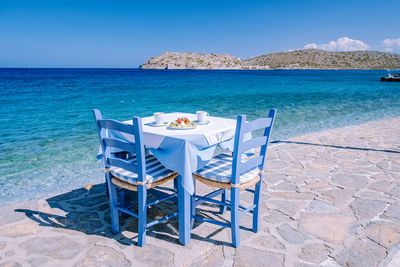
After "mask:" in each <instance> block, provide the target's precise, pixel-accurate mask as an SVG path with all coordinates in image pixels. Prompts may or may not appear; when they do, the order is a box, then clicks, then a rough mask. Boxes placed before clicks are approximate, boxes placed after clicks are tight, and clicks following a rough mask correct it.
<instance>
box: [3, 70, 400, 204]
mask: <svg viewBox="0 0 400 267" xmlns="http://www.w3.org/2000/svg"><path fill="white" fill-rule="evenodd" d="M385 75H386V71H382V70H377V71H365V70H364V71H362V70H360V71H351V70H348V71H347V70H262V71H258V70H257V71H256V70H255V71H219V70H218V71H212V70H207V71H206V70H204V71H203V70H176V71H173V70H139V69H0V129H1V131H0V205H5V204H8V203H13V202H19V201H25V200H30V199H38V198H41V197H46V196H49V195H54V194H58V193H62V192H66V191H69V190H72V189H75V188H79V187H82V186H84V185H87V184H92V183H101V182H104V174H103V173H102V170H101V168H100V166H99V164H98V162H97V161H96V158H95V156H96V154H97V151H98V146H99V141H98V139H97V138H98V137H97V133H96V127H95V124H94V121H93V117H92V109H94V108H97V109H100V110H101V112H102V114H103V117H104V118H113V119H117V120H128V119H131V118H132V116H134V115H137V116H150V115H152V113H153V112H176V111H182V112H192V113H195V112H196V111H197V110H205V111H208V112H209V113H210V115H212V116H221V117H227V118H236V116H237V115H239V114H246V115H247V116H248V119H250V120H251V119H255V118H258V117H262V116H266V115H267V113H268V110H269V109H270V108H276V109H278V113H277V119H276V123H275V127H274V130H273V133H272V139H273V140H283V139H287V138H289V137H292V136H297V135H300V134H304V133H308V132H315V131H320V130H324V129H330V128H337V127H343V126H346V125H351V124H359V123H363V122H367V121H372V120H380V119H385V118H391V117H396V116H400V83H391V82H381V81H380V80H379V79H380V77H381V76H385Z"/></svg>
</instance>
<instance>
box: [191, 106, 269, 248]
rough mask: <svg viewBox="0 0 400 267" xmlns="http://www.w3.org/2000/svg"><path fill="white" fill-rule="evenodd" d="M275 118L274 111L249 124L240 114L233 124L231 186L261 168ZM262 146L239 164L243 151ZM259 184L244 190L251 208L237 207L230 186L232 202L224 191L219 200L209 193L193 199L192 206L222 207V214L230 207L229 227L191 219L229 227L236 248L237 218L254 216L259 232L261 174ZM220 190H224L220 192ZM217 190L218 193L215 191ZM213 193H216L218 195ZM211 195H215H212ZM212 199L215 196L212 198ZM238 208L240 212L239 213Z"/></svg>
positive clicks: (236, 197)
mask: <svg viewBox="0 0 400 267" xmlns="http://www.w3.org/2000/svg"><path fill="white" fill-rule="evenodd" d="M275 115H276V110H275V109H271V110H270V111H269V114H268V118H262V119H257V120H254V121H252V122H246V116H244V115H240V116H238V119H237V123H236V133H235V143H234V150H233V153H232V156H233V159H232V177H231V183H232V184H235V185H237V184H240V176H241V175H242V174H243V173H245V172H247V171H249V170H251V169H254V168H258V169H259V170H263V169H264V163H265V158H266V152H267V147H268V142H269V139H270V136H271V129H272V127H273V124H274V120H275ZM260 129H264V134H263V136H260V137H255V138H251V139H250V140H246V141H244V134H245V133H250V132H253V131H256V130H260ZM255 147H261V148H260V154H259V155H258V156H256V157H252V158H250V159H248V160H246V161H244V162H242V156H243V154H244V153H245V152H247V151H248V150H249V149H252V148H255ZM259 176H260V181H259V182H258V183H257V184H256V185H255V189H254V190H252V189H246V191H248V192H251V193H253V194H254V200H253V205H251V206H250V207H244V206H242V205H240V194H239V188H238V187H231V189H230V195H231V199H230V200H227V199H226V192H227V190H224V191H223V192H224V193H222V196H221V202H224V203H225V204H222V203H221V202H220V201H217V200H214V199H210V198H208V196H209V195H211V194H212V193H210V194H208V195H206V196H204V197H199V196H196V198H197V199H198V200H196V203H195V206H197V205H199V204H201V203H203V202H204V201H208V202H212V203H216V204H219V205H221V209H220V212H221V213H223V212H224V211H223V209H222V207H224V208H225V206H226V205H229V206H230V209H231V222H230V224H224V223H222V222H218V221H215V220H212V219H207V218H203V217H200V216H196V215H195V214H194V215H193V217H194V218H195V219H197V220H201V221H204V222H209V223H213V224H217V225H221V226H224V227H230V228H231V234H232V245H233V246H234V247H238V246H239V245H240V234H239V229H240V227H239V217H240V216H242V215H244V214H246V213H252V214H253V229H252V230H253V231H254V232H257V231H258V216H259V214H258V213H259V205H260V190H261V182H262V172H261V173H260V174H259ZM220 190H223V189H220ZM217 191H218V190H217ZM217 191H215V192H217ZM213 193H214V192H213ZM213 196H214V195H213ZM239 209H242V210H241V211H240V210H239Z"/></svg>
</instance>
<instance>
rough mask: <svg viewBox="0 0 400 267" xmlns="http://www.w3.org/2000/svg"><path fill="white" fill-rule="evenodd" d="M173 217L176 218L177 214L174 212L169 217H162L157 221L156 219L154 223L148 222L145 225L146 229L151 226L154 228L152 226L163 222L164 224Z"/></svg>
mask: <svg viewBox="0 0 400 267" xmlns="http://www.w3.org/2000/svg"><path fill="white" fill-rule="evenodd" d="M175 216H178V212H174V213H172V214H171V215H168V216H164V217H161V218H159V219H157V220H154V221H152V222H149V223H148V224H147V228H149V227H151V226H154V225H156V224H159V223H163V222H165V221H168V220H169V219H171V218H173V217H175Z"/></svg>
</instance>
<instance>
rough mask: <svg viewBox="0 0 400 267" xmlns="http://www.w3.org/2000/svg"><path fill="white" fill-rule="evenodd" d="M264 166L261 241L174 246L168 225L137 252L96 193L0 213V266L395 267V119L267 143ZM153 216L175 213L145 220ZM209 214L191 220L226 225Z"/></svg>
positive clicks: (204, 229) (398, 213) (131, 229)
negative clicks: (116, 229) (114, 228)
mask: <svg viewBox="0 0 400 267" xmlns="http://www.w3.org/2000/svg"><path fill="white" fill-rule="evenodd" d="M268 158H269V159H268V161H267V168H266V170H265V180H264V181H263V190H262V192H263V193H262V201H261V203H262V204H261V216H260V221H261V227H260V232H259V233H257V234H255V233H253V232H251V231H249V227H250V222H251V220H250V216H244V217H242V221H241V224H242V225H243V228H242V230H241V240H242V243H241V246H240V248H238V249H233V248H232V247H231V245H230V231H229V229H221V228H219V227H216V226H214V225H210V224H196V225H195V228H194V230H193V234H192V242H191V243H190V244H189V245H188V246H186V247H183V246H181V245H180V244H179V243H178V241H177V239H178V232H177V228H178V227H177V221H176V220H173V221H170V222H169V223H165V224H162V225H159V226H156V227H153V228H151V229H150V230H149V231H148V238H147V244H146V246H145V247H143V248H139V247H138V246H136V241H137V238H136V236H137V233H136V227H137V224H136V220H134V219H133V218H126V219H123V220H122V222H121V225H122V232H121V233H120V234H118V235H115V236H114V235H112V234H111V232H110V218H109V209H108V203H107V197H106V195H105V187H104V185H102V184H100V185H94V186H91V187H90V186H88V187H86V188H81V189H77V190H74V191H72V192H68V193H65V194H62V195H58V196H55V197H51V198H48V199H43V200H39V201H32V202H27V203H20V204H15V205H12V206H6V207H2V208H0V266H130V265H135V266H362V267H365V266H387V265H389V266H399V263H400V256H397V257H396V256H395V255H396V253H397V251H398V250H399V248H400V244H399V240H400V118H395V119H390V120H383V121H377V122H371V123H367V124H363V125H359V126H351V127H347V128H342V129H334V130H329V131H324V132H320V133H312V134H308V135H303V136H300V137H297V138H293V139H291V140H290V141H282V142H276V143H274V144H272V145H271V147H270V150H269V156H268ZM199 190H200V191H203V192H204V191H205V190H207V188H206V187H204V186H201V187H200V189H199ZM242 200H243V202H246V201H247V202H249V201H250V198H249V196H248V195H244V196H243V198H242ZM161 209H163V210H167V212H168V211H170V210H175V209H176V206H175V204H173V203H166V204H165V205H164V206H159V208H153V209H151V210H150V211H149V214H150V215H149V217H150V218H151V217H153V218H157V217H159V216H163V212H162V211H161ZM216 210H217V207H216V206H214V205H208V206H204V207H203V208H202V209H201V210H200V212H201V213H203V215H205V216H210V217H221V219H222V220H224V219H225V218H228V217H227V216H229V212H227V216H225V215H224V216H220V215H218V214H214V213H213V211H216ZM392 259H393V260H392ZM391 261H392V263H390V262H391Z"/></svg>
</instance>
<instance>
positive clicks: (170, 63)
mask: <svg viewBox="0 0 400 267" xmlns="http://www.w3.org/2000/svg"><path fill="white" fill-rule="evenodd" d="M140 68H142V69H400V55H398V54H391V53H384V52H377V51H351V52H328V51H324V50H319V49H304V50H295V51H289V52H281V53H272V54H267V55H263V56H258V57H254V58H250V59H247V60H241V59H239V58H236V57H233V56H230V55H227V54H202V53H183V52H181V53H180V52H165V53H163V54H162V55H160V56H157V57H152V58H150V59H149V60H147V61H146V63H145V64H143V65H141V66H140Z"/></svg>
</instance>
